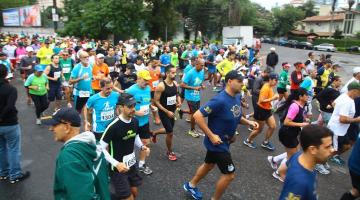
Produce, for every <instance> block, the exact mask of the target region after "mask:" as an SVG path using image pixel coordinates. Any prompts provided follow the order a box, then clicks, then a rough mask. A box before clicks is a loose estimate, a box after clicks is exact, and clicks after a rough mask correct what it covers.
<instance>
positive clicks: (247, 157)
mask: <svg viewBox="0 0 360 200" xmlns="http://www.w3.org/2000/svg"><path fill="white" fill-rule="evenodd" d="M269 48H270V45H267V44H264V45H263V49H262V54H263V55H264V56H265V55H266V54H267V53H268V49H269ZM276 48H277V52H278V54H279V56H280V63H281V62H284V61H288V62H290V63H294V62H296V61H303V62H304V61H305V60H306V58H307V53H308V52H309V51H306V50H299V49H291V48H286V47H278V46H276ZM321 53H326V52H316V54H317V55H318V54H321ZM331 54H332V55H333V60H334V61H335V62H338V63H340V64H341V66H342V71H341V72H340V75H342V76H343V77H344V80H348V79H349V78H350V77H351V70H352V68H353V67H354V66H356V65H357V66H359V65H358V64H359V63H360V56H357V55H349V54H343V53H331ZM278 70H279V67H277V71H278ZM13 84H14V85H16V87H17V88H18V93H19V98H18V101H17V108H18V111H19V118H20V124H21V127H22V159H23V162H22V164H23V168H24V170H29V171H31V173H32V174H31V177H30V178H29V179H27V180H26V181H24V182H21V183H18V184H15V185H10V184H9V183H6V182H0V200H8V199H16V200H22V199H24V200H25V199H26V200H49V199H53V196H52V187H53V180H54V178H53V177H54V167H55V160H56V156H57V153H58V151H59V149H60V148H61V144H60V143H57V142H55V141H54V139H53V136H52V133H51V132H49V131H48V129H47V127H45V126H38V125H35V112H34V106H28V105H26V97H25V90H24V88H23V87H22V83H21V81H20V80H19V79H16V80H14V81H13ZM202 95H203V98H202V99H203V101H202V102H205V101H207V100H208V99H209V98H210V97H212V96H213V95H215V93H213V92H212V91H211V89H210V88H207V89H206V90H205V92H203V94H202ZM48 113H50V112H48ZM156 128H158V126H155V125H152V126H151V129H156ZM188 129H189V124H188V123H187V122H185V121H184V120H178V121H176V125H175V136H174V151H175V152H176V153H177V155H178V160H177V161H176V162H171V161H169V160H168V159H167V158H166V156H165V152H166V147H165V141H164V137H162V136H160V137H158V143H157V144H154V145H152V152H151V157H150V159H149V160H148V161H147V163H148V165H149V166H150V167H151V168H152V169H153V171H154V173H153V174H152V175H151V176H146V177H144V179H143V185H142V186H141V187H140V188H139V197H138V199H140V200H153V199H156V200H182V199H191V198H190V197H189V196H188V195H186V194H185V192H184V191H183V188H182V184H183V183H184V182H186V181H188V180H189V179H190V178H191V177H192V176H193V175H194V173H195V170H196V169H197V167H198V166H199V165H200V164H201V163H202V162H203V160H204V157H205V148H204V146H203V144H202V141H203V138H202V137H200V138H198V139H195V138H192V137H190V136H188V135H187V134H186V132H187V130H188ZM238 131H239V132H240V135H239V136H238V138H237V141H236V142H235V143H234V144H233V145H232V147H231V153H232V157H233V160H234V162H235V167H236V178H235V180H234V181H233V183H232V184H231V185H230V187H229V188H228V189H227V190H226V192H225V194H224V196H223V199H226V200H235V199H236V200H239V199H242V200H245V199H246V200H256V199H266V200H271V199H277V198H278V196H279V194H280V191H281V187H282V183H280V182H278V181H277V180H275V179H274V178H273V177H272V176H271V173H272V172H273V171H272V169H271V168H270V166H269V164H268V163H267V160H266V157H267V156H268V155H277V154H279V153H282V152H283V150H284V149H283V147H282V146H281V144H280V143H279V141H278V137H277V131H276V132H275V133H274V136H273V137H272V142H273V143H274V144H275V145H276V148H277V149H276V151H275V152H269V151H266V150H264V149H262V148H261V147H259V148H258V149H256V150H253V149H250V148H248V147H245V146H244V145H243V144H242V141H243V140H244V138H245V137H246V136H248V134H249V132H248V131H247V127H245V126H239V128H238ZM262 140H263V134H261V135H259V136H258V137H257V138H256V140H255V141H256V142H257V144H260V143H261V141H262ZM347 156H348V154H347V155H346V157H347ZM219 175H220V173H219V170H218V169H217V168H215V170H213V171H212V172H210V173H209V174H208V176H207V177H206V178H205V179H204V180H202V181H201V182H200V184H199V186H198V187H199V189H200V191H202V192H203V194H204V199H210V197H211V195H212V193H213V191H214V188H215V183H216V180H217V178H218V177H219ZM349 188H350V178H349V173H348V170H347V168H346V167H344V168H340V167H336V166H333V165H332V170H331V174H330V175H319V176H318V190H317V191H318V194H319V199H320V200H336V199H339V198H340V196H341V194H342V193H343V192H344V191H346V190H348V189H349Z"/></svg>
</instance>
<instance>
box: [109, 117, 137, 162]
mask: <svg viewBox="0 0 360 200" xmlns="http://www.w3.org/2000/svg"><path fill="white" fill-rule="evenodd" d="M138 129H139V123H138V121H137V119H135V118H133V119H131V122H130V123H126V122H123V121H122V120H121V119H120V118H119V117H117V118H115V120H114V121H113V122H112V123H111V124H110V125H109V126H108V128H107V129H106V130H105V132H104V133H103V134H104V136H103V141H104V142H106V143H108V144H109V152H110V154H111V156H112V157H113V158H114V159H115V160H117V161H119V162H123V157H124V156H126V155H129V154H131V153H133V152H134V143H135V137H136V135H137V134H138Z"/></svg>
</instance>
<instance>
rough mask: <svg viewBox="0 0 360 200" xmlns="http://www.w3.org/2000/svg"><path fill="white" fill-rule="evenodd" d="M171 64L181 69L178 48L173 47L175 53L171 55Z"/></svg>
mask: <svg viewBox="0 0 360 200" xmlns="http://www.w3.org/2000/svg"><path fill="white" fill-rule="evenodd" d="M170 58H171V59H170V63H171V64H172V65H173V66H174V67H175V68H178V67H179V55H178V49H177V48H176V47H173V51H172V52H171V53H170Z"/></svg>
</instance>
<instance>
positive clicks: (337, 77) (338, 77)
mask: <svg viewBox="0 0 360 200" xmlns="http://www.w3.org/2000/svg"><path fill="white" fill-rule="evenodd" d="M339 79H341V76H338V75H336V76H334V77H333V80H332V82H334V81H338V80H339Z"/></svg>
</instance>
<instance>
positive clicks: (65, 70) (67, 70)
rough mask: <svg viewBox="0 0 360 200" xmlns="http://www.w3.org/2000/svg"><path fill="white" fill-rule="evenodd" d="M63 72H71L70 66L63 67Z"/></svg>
mask: <svg viewBox="0 0 360 200" xmlns="http://www.w3.org/2000/svg"><path fill="white" fill-rule="evenodd" d="M62 72H63V73H64V74H68V73H70V68H63V69H62Z"/></svg>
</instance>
